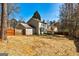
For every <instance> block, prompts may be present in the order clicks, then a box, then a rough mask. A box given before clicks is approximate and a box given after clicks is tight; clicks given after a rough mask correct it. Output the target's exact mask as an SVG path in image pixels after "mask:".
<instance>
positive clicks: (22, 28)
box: [15, 23, 33, 35]
mask: <svg viewBox="0 0 79 59" xmlns="http://www.w3.org/2000/svg"><path fill="white" fill-rule="evenodd" d="M15 30H16V31H15V33H16V35H32V34H33V28H32V27H31V26H29V25H28V24H25V23H18V24H17V25H16V29H15Z"/></svg>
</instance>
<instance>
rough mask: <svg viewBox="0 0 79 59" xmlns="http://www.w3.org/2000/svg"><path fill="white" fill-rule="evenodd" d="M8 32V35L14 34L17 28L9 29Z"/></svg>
mask: <svg viewBox="0 0 79 59" xmlns="http://www.w3.org/2000/svg"><path fill="white" fill-rule="evenodd" d="M6 33H7V36H14V35H15V30H14V29H7V31H6ZM0 36H1V30H0Z"/></svg>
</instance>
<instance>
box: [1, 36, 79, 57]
mask: <svg viewBox="0 0 79 59" xmlns="http://www.w3.org/2000/svg"><path fill="white" fill-rule="evenodd" d="M0 53H8V55H9V56H72V55H79V54H78V53H77V52H76V46H75V44H74V41H73V40H69V39H68V38H67V37H65V36H62V35H59V36H52V35H49V36H36V35H33V36H22V35H21V36H20V35H19V36H8V42H7V43H5V42H4V43H2V42H1V41H0Z"/></svg>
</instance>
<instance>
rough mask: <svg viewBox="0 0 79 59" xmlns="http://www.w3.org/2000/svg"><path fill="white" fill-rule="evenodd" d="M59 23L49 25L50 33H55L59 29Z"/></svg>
mask: <svg viewBox="0 0 79 59" xmlns="http://www.w3.org/2000/svg"><path fill="white" fill-rule="evenodd" d="M58 28H59V24H58V23H52V24H51V25H50V26H48V29H47V32H48V33H50V34H54V33H56V32H58V31H59V29H58Z"/></svg>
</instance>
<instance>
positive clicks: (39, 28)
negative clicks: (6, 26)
mask: <svg viewBox="0 0 79 59" xmlns="http://www.w3.org/2000/svg"><path fill="white" fill-rule="evenodd" d="M27 24H28V25H30V26H31V27H32V28H33V29H34V30H33V34H38V35H40V34H44V33H47V23H45V22H43V21H41V17H40V14H39V13H38V11H36V12H35V13H34V15H33V16H32V18H31V19H30V20H29V21H28V22H27Z"/></svg>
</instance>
